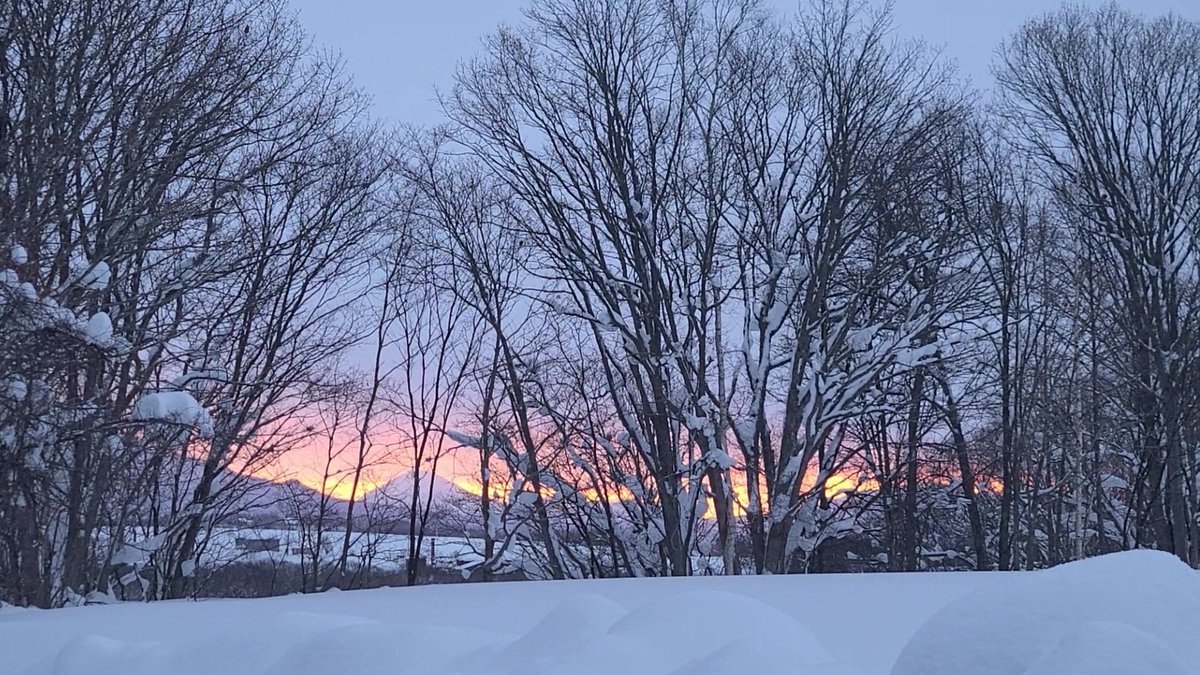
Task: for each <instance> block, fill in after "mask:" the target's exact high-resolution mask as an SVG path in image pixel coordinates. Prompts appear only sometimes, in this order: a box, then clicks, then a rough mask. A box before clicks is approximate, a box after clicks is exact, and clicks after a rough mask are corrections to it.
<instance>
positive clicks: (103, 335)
mask: <svg viewBox="0 0 1200 675" xmlns="http://www.w3.org/2000/svg"><path fill="white" fill-rule="evenodd" d="M83 334H84V335H85V336H86V337H87V339H88V341H89V342H91V343H92V344H94V345H98V346H102V347H103V346H106V345H108V344H109V343H111V342H112V336H113V323H112V319H110V318H109V316H108V313H107V312H96V313H95V314H93V315H92V316H91V318H89V319H88V322H87V324H86V325H85V326H84V328H83Z"/></svg>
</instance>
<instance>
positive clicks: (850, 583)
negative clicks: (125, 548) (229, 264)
mask: <svg viewBox="0 0 1200 675" xmlns="http://www.w3.org/2000/svg"><path fill="white" fill-rule="evenodd" d="M1197 635H1200V574H1197V573H1196V572H1195V571H1193V570H1191V569H1189V568H1187V567H1186V566H1184V565H1183V564H1182V563H1179V562H1178V561H1177V560H1176V559H1174V558H1172V557H1170V556H1168V555H1166V554H1161V553H1151V552H1132V553H1124V554H1118V555H1113V556H1107V557H1104V558H1097V559H1094V560H1089V561H1085V562H1081V563H1075V564H1072V565H1067V566H1063V567H1059V568H1056V569H1053V570H1049V571H1046V572H1034V573H1008V574H1001V573H987V574H979V573H923V574H871V575H825V576H815V575H814V576H790V577H737V578H727V577H707V578H690V579H624V580H605V581H590V582H526V583H507V584H500V583H498V584H457V585H451V586H424V587H418V588H413V589H383V590H374V591H357V592H333V593H324V594H319V595H309V596H289V597H283V598H272V599H266V600H211V601H203V602H171V603H158V604H151V605H141V604H126V605H112V606H98V607H81V608H74V609H64V610H51V611H43V610H23V609H13V608H5V609H0V672H3V673H6V674H8V673H13V674H14V675H15V674H26V675H48V674H53V675H161V674H164V673H171V674H178V675H189V674H194V675H201V674H203V675H212V674H213V673H221V674H224V675H241V674H246V675H327V674H331V673H356V674H357V675H370V674H373V673H380V674H387V675H396V674H412V675H437V674H439V673H446V674H450V673H458V674H462V675H466V674H475V673H479V674H482V673H487V674H495V675H505V674H512V675H516V674H518V673H519V674H521V675H532V674H546V675H548V674H550V673H556V674H557V673H564V674H580V675H583V674H589V673H594V674H596V675H599V674H601V673H603V674H604V675H611V674H612V673H633V674H646V675H651V674H654V675H658V674H663V675H667V674H672V673H679V674H680V675H682V674H684V673H687V674H689V675H692V674H695V675H703V674H709V675H716V674H721V673H730V674H738V673H758V674H769V673H799V674H804V673H822V674H823V675H831V674H841V675H849V674H852V673H857V674H859V675H885V674H888V673H891V674H892V675H951V674H954V675H1118V674H1120V675H1151V674H1153V675H1200V640H1197V639H1196V636H1197Z"/></svg>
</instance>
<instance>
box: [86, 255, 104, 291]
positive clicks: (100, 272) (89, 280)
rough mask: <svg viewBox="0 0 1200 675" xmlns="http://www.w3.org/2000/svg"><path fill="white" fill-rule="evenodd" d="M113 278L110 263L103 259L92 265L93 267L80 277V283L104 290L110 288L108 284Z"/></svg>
mask: <svg viewBox="0 0 1200 675" xmlns="http://www.w3.org/2000/svg"><path fill="white" fill-rule="evenodd" d="M111 280H112V270H111V269H110V268H109V266H108V263H106V262H104V261H103V260H101V261H100V262H98V263H96V264H95V265H92V266H91V269H89V270H88V271H87V272H85V273H84V275H83V277H82V278H80V280H79V283H80V285H81V286H83V287H85V288H89V289H91V290H93V291H103V290H104V289H106V288H108V284H109V282H110V281H111Z"/></svg>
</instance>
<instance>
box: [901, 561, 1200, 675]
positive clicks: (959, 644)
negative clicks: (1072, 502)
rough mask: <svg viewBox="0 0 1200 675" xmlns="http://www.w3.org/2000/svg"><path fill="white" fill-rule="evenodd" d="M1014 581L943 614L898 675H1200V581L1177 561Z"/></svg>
mask: <svg viewBox="0 0 1200 675" xmlns="http://www.w3.org/2000/svg"><path fill="white" fill-rule="evenodd" d="M1006 581H1008V583H999V584H996V585H994V586H992V587H989V588H985V589H981V590H980V591H978V592H976V593H974V594H971V595H970V596H967V597H963V598H960V599H959V600H958V601H956V602H954V603H950V604H949V605H948V606H946V607H945V608H943V609H942V610H941V611H940V612H938V614H937V615H936V616H935V617H934V618H933V619H931V620H930V621H929V623H927V624H926V625H925V626H923V627H922V628H921V629H920V630H918V631H917V633H916V635H915V636H914V637H913V639H912V641H911V642H910V643H909V644H908V646H907V647H905V649H904V651H903V653H901V655H900V657H899V659H898V660H897V662H896V666H895V668H894V669H893V670H892V675H940V674H942V673H945V674H947V675H949V674H951V673H953V674H954V675H1048V674H1049V673H1054V674H1055V675H1069V674H1071V673H1079V674H1080V675H1082V674H1084V673H1087V674H1088V675H1095V674H1099V673H1122V675H1153V674H1155V673H1190V674H1195V673H1200V670H1198V669H1197V668H1200V641H1198V640H1196V639H1195V636H1196V634H1197V631H1198V630H1200V574H1198V573H1197V572H1196V571H1194V570H1192V569H1191V568H1189V567H1188V566H1187V565H1185V564H1183V563H1182V562H1180V561H1179V560H1178V559H1177V558H1175V557H1174V556H1171V555H1169V554H1166V553H1160V552H1155V551H1130V552H1127V553H1122V554H1117V555H1111V556H1104V557H1101V558H1095V559H1092V560H1086V561H1082V562H1078V563H1074V564H1071V565H1065V566H1062V567H1057V568H1054V569H1051V570H1047V571H1045V572H1039V573H1035V574H1030V575H1024V576H1015V577H1011V580H1010V579H1006ZM1128 650H1134V651H1131V652H1130V653H1129V654H1127V655H1126V656H1125V657H1124V658H1117V656H1118V655H1119V654H1124V653H1126V652H1127V651H1128ZM1151 652H1152V653H1151ZM949 654H954V658H941V657H944V656H945V655H949ZM1181 663H1191V664H1196V665H1193V666H1192V667H1191V668H1188V667H1182V666H1180V664H1181ZM1066 664H1072V665H1071V666H1070V667H1069V668H1068V667H1067V665H1066ZM1181 667H1182V670H1181V669H1180V668H1181Z"/></svg>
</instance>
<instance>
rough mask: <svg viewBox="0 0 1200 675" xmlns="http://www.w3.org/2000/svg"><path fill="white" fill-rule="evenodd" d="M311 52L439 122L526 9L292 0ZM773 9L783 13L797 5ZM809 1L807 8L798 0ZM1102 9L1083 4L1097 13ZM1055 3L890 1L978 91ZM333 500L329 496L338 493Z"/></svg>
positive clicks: (444, 2) (387, 112)
mask: <svg viewBox="0 0 1200 675" xmlns="http://www.w3.org/2000/svg"><path fill="white" fill-rule="evenodd" d="M291 1H292V3H293V6H294V7H295V8H297V9H298V11H299V18H300V22H301V24H302V25H303V26H304V27H305V29H306V30H307V31H308V32H309V33H310V34H311V35H312V36H313V38H314V40H315V41H316V43H317V45H318V46H321V47H324V48H327V49H331V50H334V51H336V52H340V53H341V55H342V57H343V58H344V60H345V62H346V66H347V68H348V70H349V74H350V75H351V76H352V77H353V78H354V80H355V81H356V83H357V85H358V86H359V87H360V88H361V89H363V90H364V91H365V92H366V93H367V94H369V95H370V96H371V97H372V98H373V100H374V113H375V114H376V115H377V116H379V117H380V118H382V119H384V120H386V121H388V122H391V123H405V124H415V125H432V124H436V123H438V122H440V121H441V113H440V109H439V106H438V103H437V100H436V92H437V90H438V89H439V88H440V89H442V90H448V89H449V87H450V86H451V84H452V82H453V76H454V71H455V68H456V66H457V64H458V63H459V62H461V61H463V60H465V59H468V58H470V57H471V56H472V55H473V54H475V53H476V52H477V51H478V50H479V48H480V45H481V40H482V38H483V36H484V35H486V34H488V33H490V32H492V31H493V30H495V28H496V27H497V26H498V25H500V24H502V23H509V24H516V23H519V22H520V21H521V20H522V15H521V10H522V8H523V7H524V6H526V4H527V0H291ZM768 1H773V2H774V4H776V5H777V6H778V7H779V9H780V11H781V12H784V13H787V12H791V11H793V10H794V9H795V8H796V7H797V6H798V5H797V2H796V0H768ZM801 1H807V0H801ZM1103 1H1104V0H1083V4H1090V5H1096V4H1100V3H1101V2H1103ZM1124 4H1125V5H1126V6H1130V7H1136V8H1137V9H1138V10H1139V11H1141V12H1143V13H1146V14H1161V13H1165V12H1171V11H1173V12H1176V13H1179V14H1183V15H1185V16H1188V17H1190V18H1196V19H1200V0H1124ZM1059 5H1060V2H1059V0H894V16H895V29H896V31H897V33H898V35H900V36H901V37H905V38H921V39H923V40H924V41H925V42H927V43H929V44H930V45H932V46H935V47H938V48H940V49H941V50H942V52H943V54H944V55H945V57H947V58H948V59H950V60H952V61H954V62H956V63H957V65H958V69H959V72H960V73H961V74H962V75H963V76H964V77H966V78H967V79H968V80H970V81H971V83H972V84H974V85H975V86H976V87H978V88H981V89H987V88H988V87H990V86H991V84H992V77H991V74H990V70H989V68H990V63H991V61H992V58H993V56H994V55H995V51H996V48H997V47H998V46H999V45H1000V43H1001V42H1002V41H1003V40H1004V39H1005V38H1006V37H1007V36H1009V35H1010V34H1011V33H1012V32H1013V31H1015V30H1016V29H1017V27H1019V26H1020V24H1021V23H1022V22H1023V21H1024V20H1026V19H1027V18H1029V17H1032V16H1035V15H1038V14H1041V13H1044V12H1048V11H1052V10H1054V9H1055V8H1057V7H1058V6H1059ZM287 464H288V465H289V466H285V467H282V468H283V469H284V471H285V472H286V473H287V474H288V476H282V477H297V478H300V479H301V480H303V481H304V482H306V483H307V484H309V485H310V486H317V485H319V484H320V475H321V471H319V470H318V467H322V466H323V463H322V462H320V461H319V458H316V457H315V456H314V458H313V461H312V462H307V461H306V460H305V459H303V458H300V457H296V456H294V455H289V459H288V461H287ZM456 464H457V462H456V461H455V459H450V464H449V466H447V465H443V469H442V470H439V473H441V474H443V475H446V476H447V477H454V478H462V479H466V478H467V477H468V474H469V473H470V470H469V469H467V468H465V467H461V468H460V467H457V466H455V465H456ZM404 470H405V467H403V466H397V465H394V464H391V463H389V464H387V465H385V466H381V467H378V468H377V469H376V471H374V472H373V475H372V479H373V480H372V481H371V483H372V484H377V483H383V482H386V481H387V480H388V478H390V477H391V474H396V473H401V472H403V471H404ZM335 493H336V491H335Z"/></svg>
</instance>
